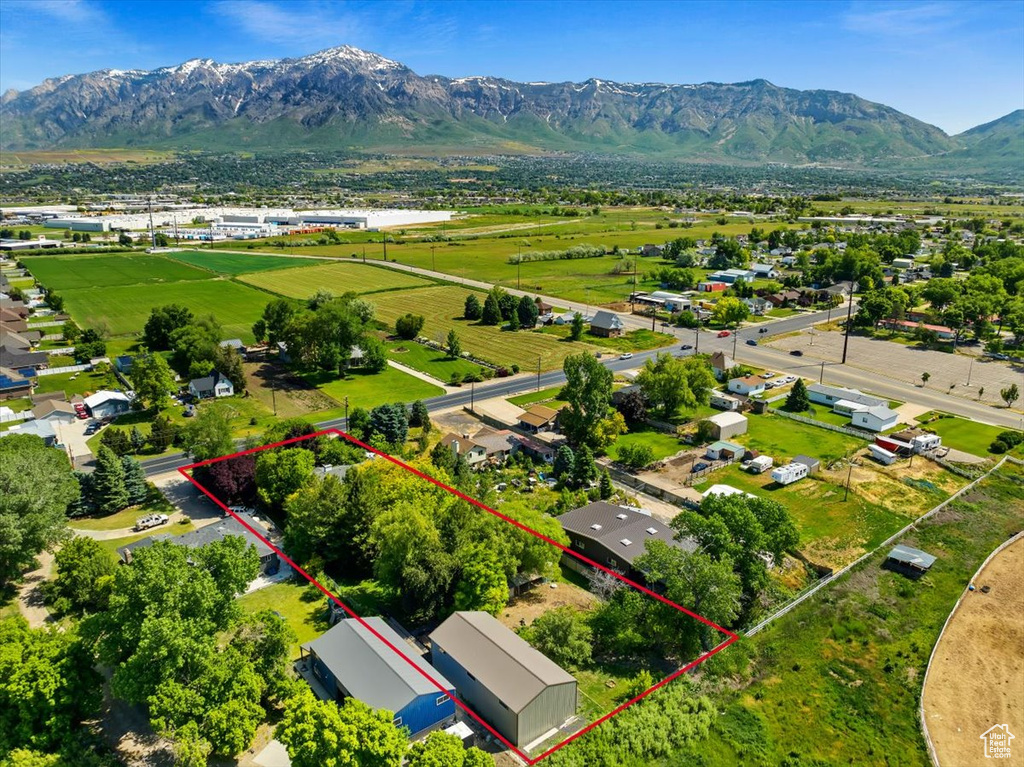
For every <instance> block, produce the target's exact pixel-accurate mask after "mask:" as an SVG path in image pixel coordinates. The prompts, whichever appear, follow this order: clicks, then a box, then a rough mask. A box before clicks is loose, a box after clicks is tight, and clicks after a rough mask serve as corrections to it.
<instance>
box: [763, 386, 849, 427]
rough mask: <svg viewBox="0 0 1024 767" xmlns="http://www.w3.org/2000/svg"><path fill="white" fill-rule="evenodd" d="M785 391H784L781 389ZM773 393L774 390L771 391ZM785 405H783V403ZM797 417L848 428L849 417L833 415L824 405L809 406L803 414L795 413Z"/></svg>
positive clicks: (839, 414)
mask: <svg viewBox="0 0 1024 767" xmlns="http://www.w3.org/2000/svg"><path fill="white" fill-rule="evenodd" d="M783 391H785V389H783ZM772 393H773V394H774V393H775V390H772ZM783 404H785V403H783ZM797 415H802V416H806V417H807V418H813V419H814V420H815V421H821V423H828V424H832V425H833V426H849V425H850V417H849V416H847V415H843V414H842V413H834V412H832V411H831V410H830V409H829V408H828V407H826V406H825V405H811V407H809V408H808V409H807V410H805V411H804V412H803V413H797Z"/></svg>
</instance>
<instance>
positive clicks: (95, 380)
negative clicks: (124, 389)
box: [36, 370, 120, 397]
mask: <svg viewBox="0 0 1024 767" xmlns="http://www.w3.org/2000/svg"><path fill="white" fill-rule="evenodd" d="M116 386H120V384H118V383H117V379H115V378H114V377H113V374H110V375H107V374H104V373H100V372H98V371H95V370H93V371H84V372H81V373H57V374H56V375H52V376H39V377H38V378H36V394H49V393H50V392H55V391H62V392H64V394H65V395H66V396H68V397H71V396H73V395H75V394H81V395H83V396H84V395H86V394H92V393H93V392H97V391H99V390H100V389H106V388H111V387H116Z"/></svg>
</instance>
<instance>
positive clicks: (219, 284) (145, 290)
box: [61, 264, 271, 342]
mask: <svg viewBox="0 0 1024 767" xmlns="http://www.w3.org/2000/svg"><path fill="white" fill-rule="evenodd" d="M180 266H182V268H191V267H185V266H184V265H183V264H182V265H180ZM194 271H197V272H199V270H198V269H197V270H194ZM200 274H203V275H204V276H209V274H208V273H206V272H200ZM61 292H62V294H63V296H64V300H65V304H66V306H67V309H68V312H69V313H70V314H71V316H72V317H74V318H75V321H76V322H77V323H78V324H79V325H81V326H82V327H87V328H88V327H95V326H96V325H98V324H100V323H106V325H107V327H108V328H109V330H110V333H111V334H112V335H115V336H118V335H127V334H129V333H139V332H141V331H142V326H143V325H144V324H145V323H146V319H147V318H148V317H149V313H150V311H151V310H152V309H153V307H155V306H163V305H164V304H182V305H183V306H186V307H188V308H189V309H191V310H192V312H193V313H195V314H196V315H206V314H213V315H215V316H216V317H217V319H218V320H219V321H220V323H221V326H222V327H223V336H224V338H235V337H237V338H241V339H242V340H243V341H249V342H251V341H252V340H253V335H252V324H253V323H254V322H255V321H256V320H257V319H258V318H259V316H260V313H261V312H262V311H263V307H264V306H266V305H267V302H268V301H270V300H271V297H270V296H268V295H267V294H266V293H263V292H262V291H259V290H254V289H252V288H248V287H246V286H245V285H239V284H238V283H236V282H231V281H229V280H210V279H207V280H193V281H191V282H174V283H168V284H165V285H154V284H148V285H132V286H118V287H108V288H100V289H96V288H80V289H75V290H64V291H61Z"/></svg>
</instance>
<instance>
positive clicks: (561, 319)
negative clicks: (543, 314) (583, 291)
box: [554, 312, 590, 325]
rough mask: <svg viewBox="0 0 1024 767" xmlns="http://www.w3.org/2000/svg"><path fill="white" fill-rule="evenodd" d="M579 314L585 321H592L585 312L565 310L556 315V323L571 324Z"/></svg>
mask: <svg viewBox="0 0 1024 767" xmlns="http://www.w3.org/2000/svg"><path fill="white" fill-rule="evenodd" d="M577 316H579V317H582V318H583V321H584V322H590V318H589V317H587V316H586V315H585V314H583V312H563V313H562V314H556V315H555V320H554V323H555V324H556V325H571V324H572V321H573V318H574V317H577Z"/></svg>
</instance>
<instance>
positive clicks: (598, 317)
mask: <svg viewBox="0 0 1024 767" xmlns="http://www.w3.org/2000/svg"><path fill="white" fill-rule="evenodd" d="M625 329H626V326H625V325H624V324H623V322H622V318H621V317H619V315H617V314H615V313H614V312H608V311H605V310H604V309H602V310H601V311H599V312H598V313H597V314H595V315H594V319H592V320H591V321H590V332H591V333H593V334H594V335H595V336H602V337H603V338H617V337H618V336H621V335H622V333H623V331H624V330H625Z"/></svg>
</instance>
